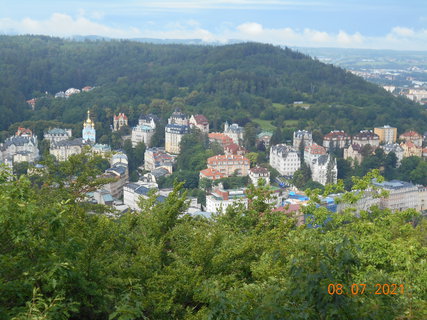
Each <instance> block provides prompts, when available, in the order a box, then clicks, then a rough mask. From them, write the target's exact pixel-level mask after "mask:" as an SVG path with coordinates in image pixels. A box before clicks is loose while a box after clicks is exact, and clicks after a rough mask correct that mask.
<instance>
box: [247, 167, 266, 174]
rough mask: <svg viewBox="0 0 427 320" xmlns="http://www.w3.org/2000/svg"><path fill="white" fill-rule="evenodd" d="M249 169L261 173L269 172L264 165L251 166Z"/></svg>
mask: <svg viewBox="0 0 427 320" xmlns="http://www.w3.org/2000/svg"><path fill="white" fill-rule="evenodd" d="M249 170H250V171H251V172H252V173H260V174H267V173H268V169H267V168H263V167H255V168H251V169H249Z"/></svg>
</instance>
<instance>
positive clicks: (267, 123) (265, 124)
mask: <svg viewBox="0 0 427 320" xmlns="http://www.w3.org/2000/svg"><path fill="white" fill-rule="evenodd" d="M252 121H253V122H255V123H257V124H258V125H259V126H260V127H261V129H262V130H263V131H271V132H273V131H274V130H275V129H276V127H275V126H274V125H272V124H271V120H262V119H252Z"/></svg>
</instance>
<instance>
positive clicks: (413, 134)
mask: <svg viewBox="0 0 427 320" xmlns="http://www.w3.org/2000/svg"><path fill="white" fill-rule="evenodd" d="M400 136H401V137H417V138H421V135H420V134H419V133H418V132H416V131H412V130H411V131H407V132H405V133H402V134H401V135H400Z"/></svg>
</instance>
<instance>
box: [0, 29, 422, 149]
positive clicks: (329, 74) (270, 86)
mask: <svg viewBox="0 0 427 320" xmlns="http://www.w3.org/2000/svg"><path fill="white" fill-rule="evenodd" d="M0 57H1V59H0V74H1V77H0V112H1V114H2V115H3V116H2V117H1V118H0V131H1V130H8V129H9V127H10V125H11V124H13V123H16V122H18V121H24V120H30V121H32V122H31V123H30V125H31V126H32V127H36V126H38V127H39V128H42V129H43V127H45V126H48V125H49V122H46V121H59V122H62V123H64V124H67V125H68V126H71V127H73V128H74V129H75V130H74V131H75V133H76V135H78V134H79V131H80V130H79V129H80V127H79V126H80V125H81V124H80V123H81V121H82V120H83V119H84V117H85V110H86V109H87V108H91V109H92V110H93V113H94V119H95V120H96V121H97V123H98V128H97V130H98V131H99V133H100V134H99V135H98V136H99V137H102V136H103V135H105V137H104V138H103V141H104V142H110V143H111V141H110V140H111V137H109V136H108V131H109V124H110V123H111V121H112V120H111V119H112V115H113V113H114V112H118V111H124V112H126V113H127V114H128V116H129V119H130V122H131V124H134V123H135V122H136V121H137V118H138V116H139V114H140V113H141V112H154V113H156V114H158V115H160V116H168V115H169V114H170V112H171V111H172V110H173V108H175V107H181V108H183V109H184V111H186V112H193V113H203V114H205V115H206V116H207V117H208V118H209V120H210V122H211V127H212V128H213V129H219V128H220V126H221V125H222V123H223V122H224V121H225V120H229V121H230V120H232V121H235V122H238V123H239V124H241V125H245V124H246V123H247V122H249V121H251V120H253V121H258V122H257V123H261V122H262V123H264V124H265V123H267V124H268V125H269V126H270V127H273V128H274V127H277V128H285V129H286V130H287V131H286V132H290V131H291V130H294V129H304V128H306V129H312V130H318V131H319V134H322V133H323V134H324V133H326V132H328V131H330V130H332V129H341V130H346V131H348V132H350V133H354V132H357V131H358V130H361V129H365V128H372V127H373V126H380V125H384V124H390V125H393V126H397V127H398V129H399V130H406V129H409V128H411V129H416V130H419V131H423V130H425V123H426V121H427V113H426V111H425V110H423V108H422V107H421V106H419V105H417V104H415V103H413V102H410V101H409V100H407V99H404V98H396V97H393V96H392V95H391V94H389V93H387V92H386V91H385V90H383V89H382V88H379V87H377V86H376V85H373V84H371V83H368V82H366V81H364V80H363V79H361V78H359V77H357V76H354V75H352V74H350V73H349V72H346V71H345V70H343V69H340V68H337V67H334V66H332V65H328V64H323V63H320V62H319V61H317V60H314V59H312V58H310V57H308V56H306V55H303V54H301V53H298V52H295V51H292V50H290V49H281V48H279V47H275V46H272V45H265V44H257V43H243V44H235V45H227V46H189V45H155V44H146V43H138V42H131V41H87V42H76V41H69V40H64V39H59V38H51V37H43V36H0ZM87 85H89V86H96V87H97V88H96V89H95V90H93V91H91V92H88V93H82V94H78V95H74V96H71V97H70V98H69V99H54V98H53V96H52V94H55V93H56V92H58V91H61V90H62V91H63V90H66V89H68V88H70V87H75V88H82V87H84V86H87ZM46 92H48V93H49V95H46V94H45V93H46ZM33 97H36V98H39V99H38V101H37V105H36V110H35V111H32V110H30V108H29V107H28V105H27V104H26V103H25V101H26V100H27V99H30V98H33ZM294 101H303V102H304V104H303V105H294V104H293V102H294ZM41 121H44V122H43V123H44V125H41V124H40V122H41ZM10 130H12V129H10ZM4 134H6V133H5V132H4ZM285 137H288V135H286V134H285Z"/></svg>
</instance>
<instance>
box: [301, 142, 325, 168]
mask: <svg viewBox="0 0 427 320" xmlns="http://www.w3.org/2000/svg"><path fill="white" fill-rule="evenodd" d="M325 154H326V150H325V148H324V147H322V146H319V145H318V144H317V143H313V144H311V145H306V147H305V148H304V162H305V163H306V164H307V165H308V166H310V165H311V164H312V163H313V161H314V160H317V159H319V157H321V156H323V155H325Z"/></svg>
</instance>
